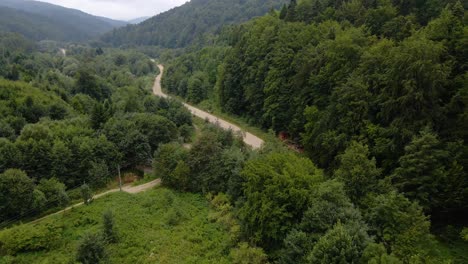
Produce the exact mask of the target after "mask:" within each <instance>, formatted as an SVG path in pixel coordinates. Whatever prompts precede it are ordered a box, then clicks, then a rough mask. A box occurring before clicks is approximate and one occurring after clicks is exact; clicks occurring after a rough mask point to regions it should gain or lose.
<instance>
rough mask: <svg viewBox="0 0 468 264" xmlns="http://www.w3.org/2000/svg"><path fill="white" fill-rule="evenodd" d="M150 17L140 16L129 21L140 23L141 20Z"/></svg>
mask: <svg viewBox="0 0 468 264" xmlns="http://www.w3.org/2000/svg"><path fill="white" fill-rule="evenodd" d="M148 18H150V17H139V18H135V19H132V20H129V21H127V22H128V23H130V24H139V23H141V22H143V21H145V20H147V19H148Z"/></svg>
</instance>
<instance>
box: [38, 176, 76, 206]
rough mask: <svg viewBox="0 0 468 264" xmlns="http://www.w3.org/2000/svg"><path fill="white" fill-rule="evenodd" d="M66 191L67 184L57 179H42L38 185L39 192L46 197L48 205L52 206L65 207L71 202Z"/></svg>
mask: <svg viewBox="0 0 468 264" xmlns="http://www.w3.org/2000/svg"><path fill="white" fill-rule="evenodd" d="M65 189H66V188H65V184H63V183H61V182H60V181H58V180H57V179H56V178H51V179H48V180H46V179H42V180H41V181H40V182H39V184H38V185H37V190H39V191H41V192H42V193H43V194H44V195H45V198H46V199H47V203H48V205H50V206H65V205H67V204H68V203H69V202H70V198H69V197H68V194H67V193H66V191H65Z"/></svg>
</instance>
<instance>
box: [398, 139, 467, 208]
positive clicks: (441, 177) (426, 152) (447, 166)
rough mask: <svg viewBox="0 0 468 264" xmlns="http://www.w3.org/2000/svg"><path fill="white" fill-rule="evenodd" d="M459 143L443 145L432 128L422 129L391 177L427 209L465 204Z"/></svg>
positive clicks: (464, 184) (401, 188) (464, 179)
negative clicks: (430, 129)
mask: <svg viewBox="0 0 468 264" xmlns="http://www.w3.org/2000/svg"><path fill="white" fill-rule="evenodd" d="M459 146H460V145H459V144H458V143H455V144H453V143H449V144H446V145H443V144H442V143H441V142H440V141H439V139H438V137H437V135H435V134H434V133H432V132H431V131H428V130H423V131H421V133H420V135H419V136H417V137H414V138H413V140H412V142H411V143H410V144H409V145H408V146H406V148H405V154H404V155H403V156H402V157H401V158H400V160H399V165H400V166H399V167H398V168H396V169H395V171H394V174H393V176H392V177H393V181H394V183H395V186H397V187H398V188H399V189H400V190H401V191H402V192H404V193H406V195H407V196H408V197H409V198H411V199H414V200H416V201H418V202H419V203H420V204H421V205H422V206H423V207H424V209H425V210H427V211H432V212H433V211H437V210H444V211H445V210H447V209H442V208H460V207H463V202H461V201H462V200H463V199H464V198H463V196H464V195H465V194H466V190H467V188H468V182H467V181H466V174H465V173H464V172H463V167H462V165H461V164H460V161H459V157H460V156H459V154H458V153H457V152H458V151H459V149H460V148H459ZM454 152H455V153H454Z"/></svg>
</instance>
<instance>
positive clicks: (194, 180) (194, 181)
mask: <svg viewBox="0 0 468 264" xmlns="http://www.w3.org/2000/svg"><path fill="white" fill-rule="evenodd" d="M217 136H218V134H217V133H216V132H211V131H209V132H204V133H203V134H202V136H201V137H200V138H199V139H198V141H197V142H195V143H194V144H193V146H192V148H191V149H190V152H189V155H188V159H187V165H188V166H189V167H190V171H191V172H192V175H191V176H192V177H191V178H190V183H189V187H190V190H191V191H194V192H204V193H207V192H210V191H211V190H214V189H215V188H214V186H216V185H217V184H218V181H217V179H216V177H217V176H218V171H217V170H218V169H219V167H218V166H216V164H215V162H216V160H217V159H218V157H220V156H221V153H222V151H223V148H222V144H221V142H220V141H219V140H218V139H217Z"/></svg>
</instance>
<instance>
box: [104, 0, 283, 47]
mask: <svg viewBox="0 0 468 264" xmlns="http://www.w3.org/2000/svg"><path fill="white" fill-rule="evenodd" d="M285 2H287V0H280V1H273V0H268V1H255V0H248V1H243V0H221V1H216V2H211V1H202V0H196V1H191V2H188V3H186V4H185V5H182V6H180V7H177V8H174V9H172V10H170V11H168V12H166V13H164V14H160V15H158V16H155V17H153V18H150V19H148V20H146V21H144V22H143V23H140V24H138V25H128V26H126V27H123V28H120V29H117V30H114V31H112V32H110V33H108V34H106V35H104V36H103V37H102V38H101V39H102V40H103V41H105V42H107V43H111V44H113V45H114V46H121V45H143V46H161V47H166V48H179V47H185V46H187V45H190V44H192V43H195V42H200V38H203V37H205V38H207V40H209V38H208V37H206V36H205V35H210V34H213V33H215V32H217V31H218V30H219V29H220V28H222V27H223V26H224V25H228V24H235V23H240V22H244V21H247V20H249V19H251V18H253V17H256V16H261V15H264V14H266V13H268V11H269V10H270V9H271V8H277V7H280V6H281V4H283V3H285Z"/></svg>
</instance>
